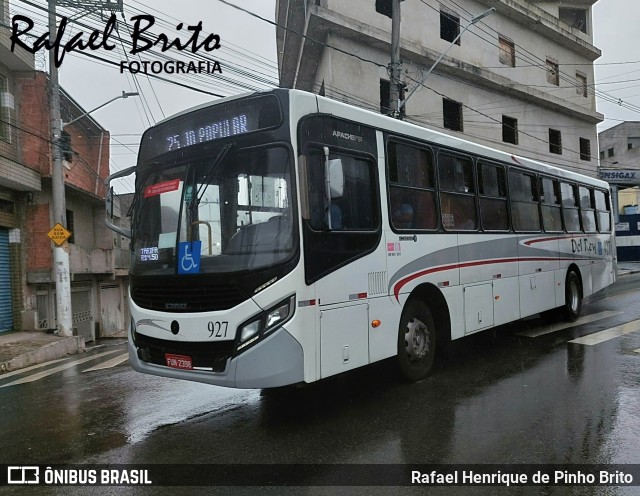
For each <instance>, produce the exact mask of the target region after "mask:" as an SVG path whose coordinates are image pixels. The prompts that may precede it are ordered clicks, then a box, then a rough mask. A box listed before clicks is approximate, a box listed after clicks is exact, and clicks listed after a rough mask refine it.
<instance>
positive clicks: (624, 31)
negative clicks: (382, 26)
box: [12, 0, 640, 172]
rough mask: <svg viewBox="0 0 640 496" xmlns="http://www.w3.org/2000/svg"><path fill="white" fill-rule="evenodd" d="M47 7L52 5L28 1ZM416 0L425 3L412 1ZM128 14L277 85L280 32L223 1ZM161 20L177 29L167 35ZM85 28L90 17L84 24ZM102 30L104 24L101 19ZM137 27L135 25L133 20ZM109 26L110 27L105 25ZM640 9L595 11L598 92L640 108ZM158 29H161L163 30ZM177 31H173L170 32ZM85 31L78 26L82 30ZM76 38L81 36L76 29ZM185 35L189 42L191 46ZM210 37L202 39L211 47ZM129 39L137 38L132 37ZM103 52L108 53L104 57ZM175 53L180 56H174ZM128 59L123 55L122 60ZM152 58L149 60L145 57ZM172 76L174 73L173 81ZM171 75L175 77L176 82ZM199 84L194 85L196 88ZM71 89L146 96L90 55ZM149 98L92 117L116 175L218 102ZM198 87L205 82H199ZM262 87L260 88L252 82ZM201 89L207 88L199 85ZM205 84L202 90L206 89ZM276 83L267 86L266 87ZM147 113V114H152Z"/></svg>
mask: <svg viewBox="0 0 640 496" xmlns="http://www.w3.org/2000/svg"><path fill="white" fill-rule="evenodd" d="M28 1H29V2H31V3H35V4H39V5H41V6H44V5H46V1H45V0H28ZM229 1H230V3H233V4H235V5H237V6H240V7H243V8H245V9H246V10H249V11H252V12H255V13H256V14H258V15H260V16H262V17H265V18H267V19H270V20H273V19H274V14H275V0H229ZM406 1H408V2H413V1H418V0H406ZM125 6H126V7H125V9H126V10H125V12H126V13H127V17H128V18H130V17H131V15H134V12H132V10H130V9H131V8H132V7H134V6H135V7H136V8H138V9H140V10H141V11H144V12H145V13H148V14H152V15H154V16H156V18H157V19H158V24H157V25H156V26H154V28H153V29H154V30H156V31H163V32H165V33H167V34H170V33H171V31H172V29H173V31H174V33H175V27H176V25H177V24H178V23H179V22H184V23H185V25H191V24H197V23H198V21H202V22H203V32H206V33H216V34H218V35H220V39H221V42H220V43H221V45H222V48H221V49H220V50H216V51H213V52H212V54H213V57H214V58H220V59H223V60H224V61H225V62H222V61H221V67H222V71H223V76H225V77H236V75H235V74H232V73H230V72H229V70H228V67H230V66H229V65H228V64H230V65H240V66H241V67H242V69H243V70H246V71H248V72H249V73H251V74H252V75H253V76H258V77H261V78H263V79H266V80H267V81H277V63H276V42H275V27H274V26H273V25H271V24H269V23H268V22H265V21H263V20H260V19H256V18H254V17H252V16H250V15H249V14H247V13H245V12H242V11H240V10H237V9H234V8H232V7H230V6H228V5H225V4H224V3H222V2H220V1H218V0H180V1H176V0H171V1H170V0H142V1H135V2H134V1H133V0H125ZM36 10H37V9H35V8H34V7H33V6H30V5H29V4H24V3H22V0H12V13H13V14H15V13H25V14H27V15H28V14H29V12H30V11H31V12H35V11H36ZM160 18H164V19H165V20H166V21H168V22H170V23H171V26H169V27H167V26H165V28H166V29H163V27H161V26H160V25H159V22H160ZM79 22H82V19H80V20H79ZM93 24H96V21H93ZM129 24H130V25H132V24H133V23H132V22H130V23H129ZM102 25H104V22H103V23H102ZM639 26H640V7H639V6H638V0H599V1H597V2H596V3H595V5H594V7H593V30H594V44H595V46H596V47H598V48H599V49H600V50H601V51H602V57H600V58H599V59H598V60H597V61H596V66H595V73H596V82H598V83H599V86H598V88H597V89H598V90H599V91H602V92H605V93H606V94H607V98H608V99H622V102H623V104H631V105H636V106H640V53H638V51H637V47H638V46H640V30H639V28H638V27H639ZM156 28H158V29H156ZM169 28H171V29H169ZM76 29H77V28H76ZM74 32H75V31H74ZM186 38H187V36H184V39H183V41H186ZM203 38H204V37H201V38H200V41H203ZM125 39H130V38H126V36H125ZM95 53H96V54H100V51H96V52H95ZM168 53H169V54H172V53H175V51H170V52H168ZM118 58H120V59H122V58H123V57H122V56H120V57H118V56H116V57H115V59H118ZM143 58H144V54H143ZM36 66H37V68H39V69H42V70H44V69H45V68H46V55H45V53H44V52H41V53H40V54H39V55H38V56H37V58H36ZM165 76H166V75H165ZM168 77H171V76H168ZM201 77H202V78H204V80H203V81H204V82H205V83H207V84H206V87H205V86H204V85H203V88H205V89H207V90H209V91H213V92H216V86H215V84H216V78H217V77H218V76H216V75H210V76H201ZM207 78H211V79H208V80H207ZM193 81H194V80H192V81H191V82H190V83H189V84H194V83H193ZM60 82H61V84H62V86H63V88H64V89H65V90H66V91H67V92H68V93H69V94H70V95H71V96H72V97H73V98H74V99H75V100H76V101H77V102H78V103H79V104H80V105H81V106H83V107H84V108H85V109H87V110H90V109H93V108H95V107H97V106H99V105H101V104H102V103H104V102H105V101H107V100H110V99H111V98H114V97H115V96H117V95H119V94H121V92H122V91H127V92H132V91H138V88H136V87H135V86H134V81H133V79H132V78H131V77H130V76H127V75H124V74H120V71H119V69H118V68H117V67H113V66H105V65H104V64H101V63H96V62H94V61H90V60H88V59H87V58H86V57H84V56H82V55H73V54H71V55H68V56H67V57H66V58H65V60H64V62H63V64H62V66H61V68H60ZM138 84H139V85H140V87H141V89H142V94H143V95H144V99H143V98H142V97H138V98H129V99H126V100H122V99H120V100H117V101H115V102H113V103H111V104H109V105H108V106H106V107H104V108H103V109H100V110H98V111H96V112H95V113H93V114H92V117H93V118H94V119H96V120H97V121H98V122H99V123H100V124H101V125H102V126H103V127H104V128H106V129H108V130H109V131H110V133H111V135H112V147H111V169H112V172H115V171H116V170H121V169H124V168H126V167H128V166H130V165H134V164H135V160H136V157H135V153H136V152H137V148H138V147H137V143H138V141H139V139H140V135H141V134H142V132H143V131H144V129H145V128H147V127H149V126H150V125H151V124H153V123H155V122H157V121H159V120H161V119H163V118H164V117H169V116H170V115H172V114H175V113H177V112H180V111H182V110H185V109H187V108H189V107H192V106H194V105H197V104H200V103H205V102H207V101H211V100H214V99H215V98H214V97H212V96H209V95H205V94H202V93H198V92H195V91H193V90H188V89H184V88H179V87H176V86H175V85H173V84H170V83H166V82H159V81H153V80H148V79H147V78H145V77H139V78H138ZM196 84H198V83H196ZM251 84H255V83H251ZM198 85H199V84H198ZM199 86H200V85H199ZM267 86H268V85H265V84H263V85H262V87H267ZM241 91H246V90H238V89H236V90H232V89H231V88H230V87H220V90H219V92H220V93H223V94H231V93H234V92H236V93H237V92H241ZM145 109H146V111H145ZM597 110H598V111H599V112H600V113H602V114H604V116H605V121H604V122H603V123H602V124H600V125H599V126H598V130H599V131H602V130H604V129H607V128H609V127H612V126H614V125H616V124H618V123H620V122H621V121H623V120H640V115H638V112H635V111H632V110H628V109H625V108H624V107H623V106H622V105H618V104H615V103H610V102H607V101H605V99H598V103H597Z"/></svg>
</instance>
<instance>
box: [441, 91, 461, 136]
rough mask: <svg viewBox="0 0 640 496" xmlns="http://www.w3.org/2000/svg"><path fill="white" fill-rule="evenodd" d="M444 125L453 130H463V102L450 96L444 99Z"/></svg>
mask: <svg viewBox="0 0 640 496" xmlns="http://www.w3.org/2000/svg"><path fill="white" fill-rule="evenodd" d="M442 114H443V117H444V127H445V128H446V129H451V130H452V131H462V130H463V129H462V104H461V103H459V102H456V101H453V100H449V99H448V98H443V99H442Z"/></svg>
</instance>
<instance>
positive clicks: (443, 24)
mask: <svg viewBox="0 0 640 496" xmlns="http://www.w3.org/2000/svg"><path fill="white" fill-rule="evenodd" d="M459 34H460V16H459V15H458V14H456V13H454V12H452V11H450V10H442V9H440V38H442V39H443V40H447V41H450V42H453V40H455V39H456V38H457V37H458V35H459ZM459 44H460V38H458V39H457V40H456V45H459Z"/></svg>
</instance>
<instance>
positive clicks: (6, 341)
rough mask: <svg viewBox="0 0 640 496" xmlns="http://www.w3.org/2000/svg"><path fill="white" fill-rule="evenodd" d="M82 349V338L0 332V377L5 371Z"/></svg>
mask: <svg viewBox="0 0 640 496" xmlns="http://www.w3.org/2000/svg"><path fill="white" fill-rule="evenodd" d="M83 351H84V339H83V338H81V337H78V336H73V337H58V336H54V335H53V334H47V333H45V332H39V331H36V332H10V333H8V334H0V377H2V374H4V373H6V372H11V371H12V370H18V369H23V368H25V367H30V366H31V365H37V364H39V363H44V362H49V361H51V360H56V359H58V358H62V357H65V356H67V355H75V354H77V353H82V352H83Z"/></svg>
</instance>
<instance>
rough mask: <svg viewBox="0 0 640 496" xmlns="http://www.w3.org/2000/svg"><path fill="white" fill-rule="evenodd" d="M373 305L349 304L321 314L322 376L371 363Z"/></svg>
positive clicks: (329, 309) (323, 311)
mask: <svg viewBox="0 0 640 496" xmlns="http://www.w3.org/2000/svg"><path fill="white" fill-rule="evenodd" d="M368 317H369V305H368V304H367V303H358V304H348V305H346V306H339V307H336V308H328V309H324V310H321V311H320V376H321V377H322V378H324V377H329V376H331V375H335V374H339V373H341V372H345V371H347V370H351V369H354V368H356V367H361V366H362V365H366V364H368V363H369V335H368V326H367V322H368Z"/></svg>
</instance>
